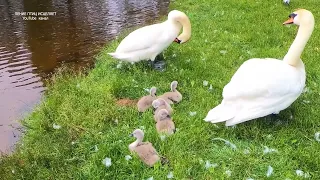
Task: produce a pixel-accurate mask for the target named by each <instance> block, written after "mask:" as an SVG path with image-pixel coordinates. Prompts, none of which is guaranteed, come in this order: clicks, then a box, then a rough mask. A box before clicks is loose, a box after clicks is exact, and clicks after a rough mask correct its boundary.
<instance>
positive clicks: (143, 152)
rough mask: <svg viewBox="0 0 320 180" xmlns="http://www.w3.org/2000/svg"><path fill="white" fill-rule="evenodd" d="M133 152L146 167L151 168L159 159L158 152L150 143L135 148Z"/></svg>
mask: <svg viewBox="0 0 320 180" xmlns="http://www.w3.org/2000/svg"><path fill="white" fill-rule="evenodd" d="M135 151H136V152H137V154H138V156H139V157H140V158H141V160H142V161H143V162H145V163H146V164H147V165H148V166H153V165H154V164H155V163H156V162H157V161H158V160H159V159H160V158H159V156H158V152H157V151H156V150H155V149H154V147H153V146H152V144H151V143H149V142H145V143H143V144H142V145H140V146H137V147H136V149H135Z"/></svg>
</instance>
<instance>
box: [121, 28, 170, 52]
mask: <svg viewBox="0 0 320 180" xmlns="http://www.w3.org/2000/svg"><path fill="white" fill-rule="evenodd" d="M164 32H165V31H164V29H163V26H161V24H154V25H150V26H145V27H142V28H140V29H137V30H135V31H133V32H132V33H130V34H129V35H128V36H127V37H125V38H124V39H123V40H122V41H121V43H120V44H119V46H118V48H117V52H126V53H129V52H132V51H139V50H143V49H148V48H150V47H152V46H153V45H154V44H157V43H158V41H160V42H161V41H162V37H163V36H164Z"/></svg>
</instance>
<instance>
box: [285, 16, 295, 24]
mask: <svg viewBox="0 0 320 180" xmlns="http://www.w3.org/2000/svg"><path fill="white" fill-rule="evenodd" d="M286 24H293V17H290V18H289V19H288V20H287V21H285V22H284V23H283V25H286Z"/></svg>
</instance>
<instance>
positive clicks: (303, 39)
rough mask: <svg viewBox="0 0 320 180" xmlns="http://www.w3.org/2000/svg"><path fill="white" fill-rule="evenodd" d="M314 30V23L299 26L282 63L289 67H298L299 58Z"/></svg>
mask: <svg viewBox="0 0 320 180" xmlns="http://www.w3.org/2000/svg"><path fill="white" fill-rule="evenodd" d="M313 28H314V22H313V23H309V24H301V25H300V27H299V30H298V34H297V36H296V38H295V39H294V41H293V43H292V45H291V46H290V49H289V51H288V53H287V54H286V55H285V57H284V59H283V61H284V62H286V63H288V64H289V65H291V66H298V65H299V63H300V61H301V60H300V56H301V54H302V52H303V49H304V48H305V46H306V44H307V42H308V40H309V38H310V36H311V34H312V31H313Z"/></svg>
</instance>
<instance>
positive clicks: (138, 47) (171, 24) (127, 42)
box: [108, 10, 191, 63]
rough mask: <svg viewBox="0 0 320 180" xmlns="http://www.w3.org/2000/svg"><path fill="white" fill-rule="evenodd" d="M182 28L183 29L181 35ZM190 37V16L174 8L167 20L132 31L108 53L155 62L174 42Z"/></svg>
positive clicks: (182, 41)
mask: <svg viewBox="0 0 320 180" xmlns="http://www.w3.org/2000/svg"><path fill="white" fill-rule="evenodd" d="M181 28H183V31H182V33H181V34H180V35H179V33H180V30H181ZM178 35H179V36H178ZM190 37H191V23H190V20H189V18H188V16H187V15H186V14H185V13H183V12H181V11H178V10H172V11H170V13H169V14H168V19H167V20H166V21H164V22H162V23H158V24H153V25H149V26H145V27H142V28H140V29H137V30H135V31H133V32H131V33H130V34H129V35H128V36H127V37H125V38H124V39H123V40H122V41H121V43H120V44H119V46H118V47H117V49H116V51H115V52H113V53H108V54H109V55H111V56H112V57H114V58H116V59H119V60H122V61H128V62H132V63H134V62H138V61H140V60H149V59H150V60H151V61H152V62H153V61H154V60H155V58H156V56H157V55H158V54H160V53H161V52H162V51H163V50H165V49H166V48H167V47H168V46H169V45H170V44H171V43H172V42H177V43H179V44H182V43H185V42H187V41H188V40H189V39H190Z"/></svg>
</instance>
